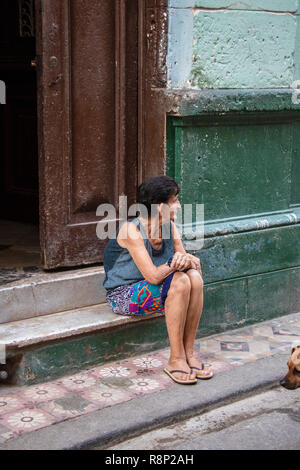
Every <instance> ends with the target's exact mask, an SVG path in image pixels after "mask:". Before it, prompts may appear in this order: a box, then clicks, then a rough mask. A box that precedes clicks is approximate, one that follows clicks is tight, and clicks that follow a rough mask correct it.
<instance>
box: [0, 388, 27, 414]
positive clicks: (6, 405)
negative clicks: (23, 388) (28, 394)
mask: <svg viewBox="0 0 300 470" xmlns="http://www.w3.org/2000/svg"><path fill="white" fill-rule="evenodd" d="M20 408H24V403H23V401H22V399H21V398H19V397H18V395H12V394H10V395H1V397H0V418H1V416H2V415H3V414H5V413H8V412H9V411H14V410H18V409H20Z"/></svg>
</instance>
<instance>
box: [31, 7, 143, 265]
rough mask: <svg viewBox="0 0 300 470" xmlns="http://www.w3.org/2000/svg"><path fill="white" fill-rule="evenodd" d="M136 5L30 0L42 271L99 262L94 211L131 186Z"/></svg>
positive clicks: (135, 116)
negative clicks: (34, 52) (34, 45)
mask: <svg viewBox="0 0 300 470" xmlns="http://www.w3.org/2000/svg"><path fill="white" fill-rule="evenodd" d="M138 3H139V2H138V0H36V17H37V34H38V36H37V72H38V116H39V185H40V233H41V250H42V257H43V264H44V267H45V268H48V269H49V268H55V267H59V266H76V265H77V266H78V265H83V264H90V263H95V262H100V261H101V260H102V258H101V257H102V253H103V249H104V246H105V244H106V242H107V240H99V239H98V237H97V235H96V225H97V222H99V220H100V218H99V217H97V216H96V209H97V207H98V206H99V205H100V204H102V203H110V204H113V205H114V206H115V207H117V206H118V198H119V195H121V194H126V195H127V196H128V203H129V204H131V203H132V202H133V201H134V199H135V195H136V186H137V172H138V168H137V160H138V158H137V147H138V139H137V135H138V99H137V97H138V12H139V9H138Z"/></svg>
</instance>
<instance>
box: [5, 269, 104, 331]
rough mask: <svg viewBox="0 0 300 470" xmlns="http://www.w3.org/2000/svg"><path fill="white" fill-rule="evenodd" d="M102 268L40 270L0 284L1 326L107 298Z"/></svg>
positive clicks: (83, 305) (94, 303)
mask: <svg viewBox="0 0 300 470" xmlns="http://www.w3.org/2000/svg"><path fill="white" fill-rule="evenodd" d="M104 276H105V273H104V269H103V267H101V266H100V267H97V268H89V269H84V270H81V269H80V270H72V271H70V272H65V271H64V272H61V273H51V274H48V273H43V274H39V275H36V276H32V277H31V278H27V279H23V280H20V281H16V282H14V283H9V284H8V285H6V286H1V287H0V325H1V324H4V323H8V322H12V321H19V320H25V319H29V318H34V317H39V316H42V315H50V314H55V313H59V312H62V311H65V310H71V309H77V308H83V307H87V306H91V305H98V304H100V303H103V302H105V301H106V291H105V289H104V287H103V281H104Z"/></svg>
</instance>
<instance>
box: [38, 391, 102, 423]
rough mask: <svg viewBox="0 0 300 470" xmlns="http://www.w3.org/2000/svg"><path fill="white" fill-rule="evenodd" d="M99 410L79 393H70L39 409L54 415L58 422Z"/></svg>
mask: <svg viewBox="0 0 300 470" xmlns="http://www.w3.org/2000/svg"><path fill="white" fill-rule="evenodd" d="M98 408H99V407H98V406H96V405H95V404H94V403H92V402H90V401H89V400H86V399H85V398H84V397H82V396H81V395H80V394H77V393H69V394H67V395H65V396H64V397H62V398H57V399H56V400H53V401H50V402H45V403H42V404H41V405H40V407H39V409H42V410H44V411H46V412H47V413H49V414H50V415H52V416H53V417H54V419H55V421H56V422H58V421H61V420H63V419H67V418H73V417H75V416H80V415H82V414H86V413H90V412H91V411H95V410H97V409H98Z"/></svg>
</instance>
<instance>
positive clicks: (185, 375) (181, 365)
mask: <svg viewBox="0 0 300 470" xmlns="http://www.w3.org/2000/svg"><path fill="white" fill-rule="evenodd" d="M166 369H167V370H168V371H169V372H171V371H172V370H178V371H182V372H173V373H172V377H174V378H175V379H177V380H180V381H187V382H189V381H191V380H195V379H196V372H194V371H193V370H191V368H190V366H189V364H188V363H187V361H186V360H184V359H177V360H170V359H169V361H168V365H167V367H166Z"/></svg>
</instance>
